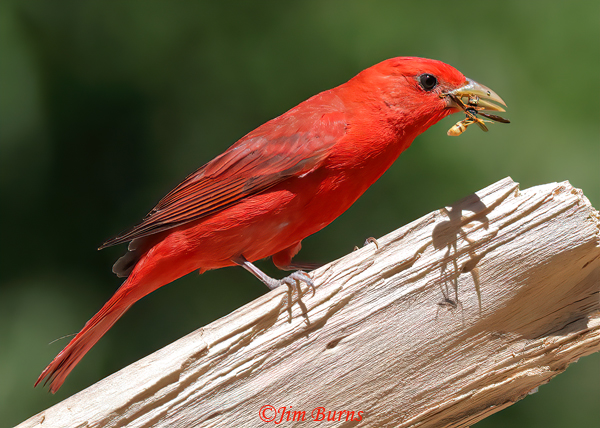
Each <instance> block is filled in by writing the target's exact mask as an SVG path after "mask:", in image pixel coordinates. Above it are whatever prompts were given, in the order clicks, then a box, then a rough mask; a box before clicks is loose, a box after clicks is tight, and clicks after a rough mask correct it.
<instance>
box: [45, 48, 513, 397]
mask: <svg viewBox="0 0 600 428" xmlns="http://www.w3.org/2000/svg"><path fill="white" fill-rule="evenodd" d="M465 100H468V101H466V102H464V101H465ZM496 103H498V104H502V105H505V104H504V102H503V101H502V99H501V98H500V97H499V96H498V95H496V94H495V93H494V92H493V91H491V90H490V89H488V88H486V87H485V86H483V85H480V84H478V83H476V82H474V81H472V80H470V79H467V78H466V77H465V76H463V75H462V73H460V72H459V71H458V70H456V69H455V68H453V67H451V66H449V65H447V64H444V63H443V62H440V61H435V60H430V59H423V58H406V57H401V58H392V59H389V60H386V61H383V62H381V63H379V64H376V65H374V66H372V67H370V68H367V69H366V70H364V71H362V72H361V73H359V74H358V75H357V76H355V77H354V78H352V79H351V80H349V81H348V82H346V83H344V84H342V85H340V86H338V87H336V88H333V89H330V90H328V91H325V92H322V93H320V94H318V95H315V96H314V97H312V98H310V99H308V100H306V101H304V102H303V103H301V104H299V105H298V106H296V107H294V108H293V109H291V110H289V111H288V112H286V113H284V114H282V115H281V116H279V117H277V118H275V119H273V120H271V121H269V122H267V123H265V124H264V125H262V126H260V127H258V128H257V129H255V130H254V131H252V132H250V133H249V134H247V135H245V136H244V137H242V138H241V139H240V140H239V141H238V142H237V143H235V144H234V145H233V146H231V147H230V148H229V149H227V151H225V153H223V154H222V155H220V156H217V157H216V158H215V159H213V160H212V161H210V162H208V163H207V164H205V165H204V166H202V167H200V169H198V170H197V171H196V172H194V173H193V174H191V175H189V176H188V177H187V178H186V179H185V180H184V181H183V182H182V183H181V184H179V185H178V186H177V187H175V189H173V190H172V191H171V192H170V193H169V194H168V195H167V196H165V197H164V198H163V199H162V200H161V201H160V202H159V203H158V205H156V207H154V209H152V211H150V213H149V214H148V215H147V216H146V217H145V218H144V219H143V220H142V222H141V223H140V224H138V225H137V226H135V227H133V228H132V229H131V230H129V231H127V232H125V233H122V234H121V235H119V236H117V237H115V238H113V239H111V240H109V241H108V242H106V243H105V244H104V245H102V247H100V248H105V247H108V246H111V245H115V244H120V243H124V242H130V243H129V248H128V250H129V251H128V252H127V253H126V254H125V255H124V256H123V257H121V258H120V259H119V260H118V261H117V262H116V264H115V265H114V267H113V271H114V273H116V274H117V276H119V277H124V278H127V279H126V280H125V282H124V283H123V285H121V287H120V288H119V289H118V290H117V291H116V293H115V294H114V295H113V296H112V297H111V298H110V300H109V301H108V302H106V304H105V305H104V306H103V307H102V309H100V311H99V312H98V313H97V314H96V315H94V316H93V317H92V319H90V320H89V321H88V322H87V323H86V325H85V326H84V327H83V329H82V330H81V331H80V332H79V333H78V334H77V335H76V336H75V337H74V338H73V340H71V342H70V343H69V344H68V345H67V346H66V347H65V349H63V350H62V351H61V352H60V353H59V354H58V355H57V356H56V358H54V360H53V361H52V362H51V363H50V364H49V365H48V367H46V369H45V370H44V371H43V372H42V374H41V375H40V377H39V378H38V380H37V382H36V383H35V385H36V386H37V385H38V384H39V383H40V382H41V381H43V380H44V379H46V382H48V381H49V382H50V391H51V392H53V393H54V392H56V391H58V389H59V388H60V387H61V385H62V384H63V382H64V381H65V378H66V377H67V375H68V374H69V373H70V372H71V370H73V368H74V367H75V365H77V363H78V362H79V360H81V358H82V357H83V356H84V355H85V353H86V352H88V351H89V350H90V348H91V347H92V346H94V344H95V343H96V342H97V341H98V340H99V339H100V338H101V337H102V335H104V333H106V331H108V329H109V328H110V327H111V326H112V325H113V324H114V323H115V322H116V321H117V320H118V319H119V317H121V315H123V313H125V311H127V309H129V307H130V306H131V305H133V304H134V303H135V302H136V301H138V300H139V299H141V298H142V297H144V296H146V295H147V294H149V293H151V292H153V291H154V290H156V289H157V288H159V287H162V286H163V285H165V284H168V283H170V282H172V281H174V280H176V279H177V278H180V277H182V276H184V275H186V274H188V273H190V272H192V271H194V270H199V271H200V272H204V271H206V270H209V269H218V268H222V267H225V266H234V265H239V266H242V267H243V268H245V269H247V270H248V271H250V272H252V273H253V274H254V275H255V276H256V277H258V279H260V280H261V281H262V282H264V283H265V284H266V285H267V287H269V288H270V289H274V288H276V287H278V286H279V285H282V284H287V285H290V286H295V284H296V281H303V282H305V283H307V284H308V285H310V286H313V284H312V280H311V279H310V277H309V276H308V274H306V273H304V272H302V271H297V272H294V273H292V274H291V275H290V276H288V277H286V278H284V279H281V280H277V279H273V278H270V277H269V276H267V275H266V274H264V273H263V272H261V271H260V270H259V269H258V268H257V267H255V266H254V265H253V264H252V262H254V261H255V260H259V259H264V258H266V257H272V259H273V263H274V264H275V266H277V267H278V268H279V269H283V270H294V269H299V268H302V267H305V268H306V267H307V265H304V266H303V265H300V264H294V263H293V262H292V258H293V257H294V256H295V255H296V253H298V251H299V250H300V247H301V242H302V240H303V239H304V238H306V237H307V236H309V235H312V234H313V233H315V232H317V231H319V230H321V229H322V228H324V227H325V226H327V225H328V224H329V223H331V222H332V221H333V220H335V219H336V218H337V217H338V216H339V215H340V214H342V213H343V212H344V211H346V210H347V209H348V208H349V207H350V205H352V204H353V203H354V201H356V200H357V199H358V198H359V197H360V196H361V195H362V194H363V193H364V191H365V190H367V189H368V188H369V186H371V185H372V184H373V183H374V182H375V181H376V180H377V179H378V178H379V177H380V176H381V175H382V174H383V173H384V172H385V171H386V170H387V169H388V168H389V167H390V166H391V165H392V163H394V161H395V160H396V159H397V158H398V156H399V155H400V153H402V152H403V151H404V150H405V149H406V148H407V147H408V146H410V144H411V143H412V141H413V140H414V139H415V137H416V136H417V135H419V134H421V133H422V132H424V131H425V130H426V129H427V128H429V127H430V126H431V125H433V124H435V123H436V122H438V121H439V120H441V119H442V118H444V117H446V116H448V115H450V114H452V113H456V112H459V111H463V110H465V111H466V109H465V105H467V106H473V107H472V108H470V111H471V113H470V114H471V119H468V120H469V123H472V122H473V121H480V120H478V119H477V118H474V116H473V114H474V113H477V112H478V111H479V110H484V109H485V110H497V111H504V110H503V109H502V108H501V107H500V106H499V105H498V104H496ZM492 116H493V115H492ZM486 117H489V115H488V116H486Z"/></svg>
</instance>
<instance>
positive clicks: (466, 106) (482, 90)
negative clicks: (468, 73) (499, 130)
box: [441, 79, 510, 137]
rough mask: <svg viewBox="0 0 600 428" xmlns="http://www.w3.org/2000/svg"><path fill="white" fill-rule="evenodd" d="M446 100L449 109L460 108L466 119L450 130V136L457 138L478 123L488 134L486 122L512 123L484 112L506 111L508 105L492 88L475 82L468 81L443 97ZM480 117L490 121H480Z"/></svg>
mask: <svg viewBox="0 0 600 428" xmlns="http://www.w3.org/2000/svg"><path fill="white" fill-rule="evenodd" d="M441 96H442V97H444V98H446V102H447V104H448V107H450V108H452V107H454V108H456V107H458V108H460V109H462V110H463V111H464V112H465V118H464V119H463V120H461V121H459V122H457V123H456V124H455V125H454V126H453V127H452V128H450V129H449V130H448V135H450V136H453V137H457V136H459V135H460V134H462V133H463V132H465V131H466V130H467V127H469V126H470V125H472V124H474V123H476V124H477V126H479V128H481V129H482V130H483V131H485V132H487V131H488V128H487V126H486V125H485V123H486V122H488V123H491V122H492V121H494V122H500V123H510V121H509V120H508V119H505V118H503V117H501V116H497V115H495V114H490V113H485V112H484V111H483V110H491V111H500V112H503V111H506V110H504V108H503V107H502V106H505V107H506V103H505V102H504V100H502V98H500V97H499V96H498V94H496V93H495V92H494V91H492V90H491V89H490V88H488V87H486V86H483V85H481V84H479V83H477V82H475V81H474V80H471V79H467V83H466V84H465V85H463V86H461V87H460V88H458V89H455V90H453V91H450V92H447V93H444V94H442V95H441ZM478 115H480V116H483V117H485V118H487V119H489V120H484V119H480V118H479V117H478Z"/></svg>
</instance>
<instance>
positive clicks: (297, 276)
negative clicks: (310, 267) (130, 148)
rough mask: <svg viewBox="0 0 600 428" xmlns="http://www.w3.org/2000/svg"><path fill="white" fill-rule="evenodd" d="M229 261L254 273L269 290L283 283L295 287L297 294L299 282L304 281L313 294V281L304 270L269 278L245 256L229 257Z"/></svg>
mask: <svg viewBox="0 0 600 428" xmlns="http://www.w3.org/2000/svg"><path fill="white" fill-rule="evenodd" d="M231 261H232V262H233V263H235V264H236V265H238V266H241V267H243V268H244V269H246V270H247V271H248V272H250V273H251V274H252V275H254V276H255V277H257V278H258V279H260V280H261V281H262V283H263V284H265V285H266V286H267V287H269V289H270V290H274V289H276V288H277V287H279V286H280V285H283V284H285V285H287V286H288V287H290V288H295V289H296V291H298V295H300V282H301V281H302V282H304V283H306V285H308V286H309V287H310V288H311V289H312V291H313V296H314V295H315V283H314V282H313V280H312V279H311V278H310V276H308V274H307V273H306V272H303V271H301V270H298V271H296V272H294V273H292V274H291V275H288V276H286V277H285V278H282V279H275V278H271V277H270V276H269V275H267V274H266V273H264V272H263V271H262V270H260V269H259V268H257V267H256V266H254V265H253V264H252V263H250V262H249V261H248V260H246V258H245V257H244V256H242V255H240V256H238V257H235V258H233V259H231Z"/></svg>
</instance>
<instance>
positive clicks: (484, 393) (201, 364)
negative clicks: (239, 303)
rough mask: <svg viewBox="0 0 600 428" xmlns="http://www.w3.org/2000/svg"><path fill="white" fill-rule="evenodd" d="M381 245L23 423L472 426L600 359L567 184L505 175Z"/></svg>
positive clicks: (594, 246)
mask: <svg viewBox="0 0 600 428" xmlns="http://www.w3.org/2000/svg"><path fill="white" fill-rule="evenodd" d="M378 241H379V248H377V247H376V245H375V244H369V245H367V246H366V247H364V248H362V249H360V250H359V251H356V252H354V253H351V254H349V255H347V256H346V257H344V258H342V259H340V260H337V261H335V262H332V263H330V264H329V265H327V266H324V267H323V268H321V269H319V270H317V271H315V272H314V273H313V276H314V279H315V282H316V284H317V292H316V295H314V296H313V295H312V294H310V293H308V294H305V295H304V296H303V297H302V300H301V302H297V297H296V296H295V295H294V296H293V304H292V307H291V311H289V310H286V308H288V292H287V290H285V289H284V288H281V289H278V290H275V291H273V292H270V293H268V294H266V295H264V296H262V297H261V298H259V299H257V300H255V301H253V302H251V303H249V304H247V305H246V306H244V307H242V308H240V309H239V310H237V311H235V312H233V313H232V314H230V315H228V316H226V317H224V318H222V319H220V320H218V321H215V322H213V323H212V324H210V325H208V326H206V327H204V328H201V329H199V330H197V331H195V332H194V333H191V334H189V335H188V336H186V337H184V338H182V339H180V340H178V341H177V342H175V343H173V344H171V345H169V346H167V347H165V348H163V349H161V350H159V351H157V352H155V353H154V354H152V355H149V356H148V357H146V358H144V359H142V360H140V361H138V362H136V363H134V364H132V365H130V366H129V367H126V368H124V369H123V370H121V371H119V372H118V373H115V374H113V375H112V376H109V377H108V378H106V379H104V380H102V381H100V382H98V383H97V384H95V385H93V386H91V387H89V388H88V389H86V390H84V391H82V392H80V393H78V394H76V395H74V396H72V397H70V398H68V399H66V400H65V401H63V402H61V403H59V404H57V405H56V406H54V407H51V408H49V409H47V410H45V411H43V412H41V413H39V414H38V415H36V416H33V417H32V418H31V419H29V420H27V421H25V422H24V423H23V424H22V425H20V426H22V427H34V426H42V427H50V426H52V427H66V426H70V427H74V426H86V427H100V426H108V427H123V426H132V427H141V426H144V427H146V426H161V427H162V426H165V427H166V426H218V427H221V426H245V427H246V426H247V427H249V426H258V425H261V424H262V423H261V420H260V418H259V417H260V416H261V415H262V416H263V417H266V418H271V417H273V418H276V419H279V418H281V417H282V414H283V416H284V420H285V418H286V417H290V418H291V417H296V419H298V418H301V416H302V414H301V413H293V412H294V411H295V412H302V411H304V412H306V413H305V421H301V422H296V424H297V425H298V426H302V427H306V426H314V425H317V423H314V422H313V418H314V417H315V416H318V415H319V412H318V411H313V409H316V408H319V407H321V408H324V409H326V410H325V413H324V416H325V418H327V416H328V413H327V411H337V413H336V414H335V417H336V420H337V419H340V418H341V420H342V422H337V423H334V422H329V423H327V426H341V425H343V426H354V425H360V426H393V427H408V426H435V427H442V426H448V427H456V426H467V425H471V424H473V423H475V422H476V421H478V420H480V419H482V418H484V417H486V416H488V415H490V414H492V413H494V412H497V411H498V410H500V409H502V408H504V407H507V406H509V405H510V404H512V403H514V402H515V401H517V400H519V399H520V398H522V397H524V396H525V395H526V394H527V393H528V392H529V391H531V390H533V389H534V388H536V387H537V386H539V385H541V384H543V383H546V382H548V381H549V380H550V379H551V378H552V377H553V376H555V375H556V374H558V373H560V372H562V371H564V370H565V369H566V367H567V366H568V365H569V364H570V363H571V362H573V361H576V360H577V359H578V358H580V357H582V356H584V355H587V354H590V353H592V352H596V351H599V350H600V303H599V302H600V300H599V298H600V220H599V215H598V212H597V211H596V210H594V209H593V208H592V207H591V205H590V203H589V202H588V200H587V199H586V198H585V197H584V196H583V194H582V192H581V191H580V190H577V189H574V188H573V187H571V185H570V184H569V183H567V182H565V183H558V184H557V183H552V184H547V185H543V186H538V187H534V188H530V189H527V190H524V191H519V189H518V185H517V184H516V183H514V182H513V181H512V180H511V179H504V180H502V181H500V182H498V183H496V184H493V185H491V186H489V187H488V188H486V189H483V190H481V191H479V192H477V193H476V194H473V195H471V196H468V197H467V198H465V199H463V200H461V201H459V202H457V203H455V204H453V205H452V206H450V207H446V208H443V209H441V210H439V211H437V212H433V213H431V214H429V215H426V216H425V217H423V218H421V219H419V220H417V221H415V222H413V223H411V224H408V225H406V226H404V227H402V228H400V229H398V230H396V231H394V232H392V233H390V234H389V235H387V236H385V237H383V238H380V239H379V240H378ZM299 303H300V304H299ZM264 406H273V408H268V407H264ZM284 406H286V410H287V411H290V410H291V413H284V412H283V410H280V411H279V412H278V413H276V412H277V410H278V409H280V408H282V407H284ZM261 408H262V409H263V411H262V413H260V411H261ZM342 411H345V412H342ZM311 412H313V413H312V415H311ZM340 412H341V413H340ZM348 412H354V415H353V416H354V421H351V422H346V418H347V417H348V416H349V415H350V416H352V415H351V414H349V413H348ZM331 415H333V414H331ZM359 418H360V419H361V421H357V419H359ZM290 425H293V423H292V422H286V426H290ZM319 425H322V423H321V424H319Z"/></svg>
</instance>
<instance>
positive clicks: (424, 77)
mask: <svg viewBox="0 0 600 428" xmlns="http://www.w3.org/2000/svg"><path fill="white" fill-rule="evenodd" d="M419 83H420V84H421V87H422V88H423V89H425V90H426V91H431V90H432V89H433V88H435V87H436V86H437V84H438V81H437V79H436V77H435V76H434V75H432V74H428V73H425V74H421V75H420V76H419Z"/></svg>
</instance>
